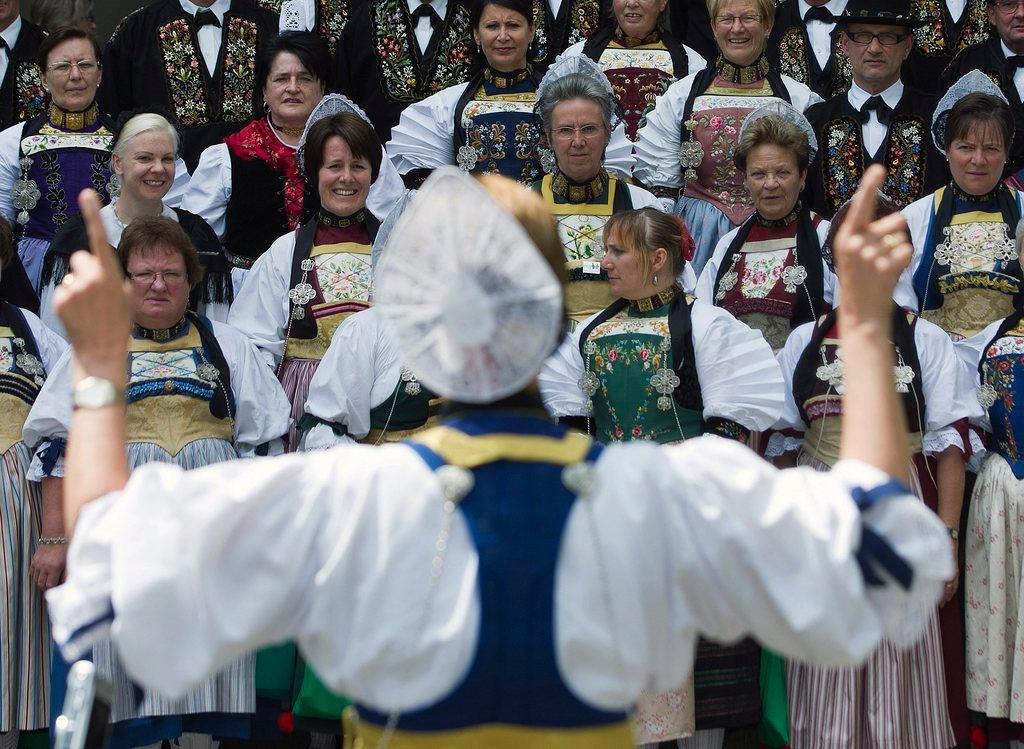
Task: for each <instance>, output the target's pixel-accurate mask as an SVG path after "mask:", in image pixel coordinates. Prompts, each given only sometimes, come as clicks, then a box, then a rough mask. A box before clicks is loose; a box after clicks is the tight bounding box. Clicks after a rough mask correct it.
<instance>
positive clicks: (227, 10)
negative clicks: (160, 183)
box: [99, 0, 280, 171]
mask: <svg viewBox="0 0 1024 749" xmlns="http://www.w3.org/2000/svg"><path fill="white" fill-rule="evenodd" d="M279 6H280V0H155V1H154V2H151V3H150V4H149V5H147V6H145V7H143V8H140V9H139V10H137V11H135V12H134V13H131V14H129V15H128V16H127V17H126V18H124V19H123V20H122V21H121V23H120V24H119V25H118V27H117V28H116V29H115V30H114V34H113V36H111V38H110V41H109V42H107V45H106V48H105V49H104V51H103V82H102V83H101V85H100V91H99V102H100V108H101V109H102V110H103V111H104V112H109V113H110V114H111V115H112V116H116V114H117V113H118V112H129V111H132V110H134V109H137V108H140V107H148V108H156V109H159V110H162V111H164V112H166V113H168V114H169V115H170V116H171V117H173V118H174V120H176V122H175V124H176V125H177V126H178V130H179V132H180V134H181V156H182V158H183V159H184V160H185V163H186V164H187V165H188V168H189V171H192V170H194V169H195V167H196V164H197V163H198V161H199V154H200V153H202V151H203V149H204V148H206V147H207V146H210V145H213V144H214V143H219V142H221V140H223V138H224V136H226V135H230V134H231V133H233V132H235V131H236V130H238V129H240V128H241V127H242V126H243V125H245V124H246V123H248V122H249V121H251V120H252V118H253V117H255V116H256V115H257V114H258V113H259V111H260V109H261V108H262V106H263V101H262V92H261V91H260V90H259V86H257V85H256V69H255V63H256V53H257V51H258V50H259V48H260V45H262V44H263V42H264V40H266V39H269V38H272V37H274V36H277V29H278V16H277V13H276V8H278V7H279Z"/></svg>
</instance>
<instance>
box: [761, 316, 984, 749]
mask: <svg viewBox="0 0 1024 749" xmlns="http://www.w3.org/2000/svg"><path fill="white" fill-rule="evenodd" d="M893 314H894V321H893V322H894V333H893V340H894V345H895V349H896V356H895V360H896V366H895V379H896V389H897V391H898V392H899V393H901V394H902V397H901V401H902V407H903V409H904V411H905V413H906V417H907V424H908V428H909V433H908V442H909V445H910V451H911V453H912V462H913V477H914V483H915V491H916V492H917V493H918V494H919V496H920V497H921V498H922V500H923V501H924V503H925V504H927V505H928V507H929V508H931V509H932V510H935V509H936V507H937V504H938V492H937V487H936V484H935V461H934V459H933V458H932V457H931V456H934V455H937V454H938V453H940V452H942V451H944V450H945V449H947V448H949V447H951V446H956V447H959V448H960V449H961V450H962V451H963V455H964V459H965V460H966V459H967V458H968V457H969V456H970V455H971V451H972V449H973V448H972V446H971V445H970V443H969V442H968V441H967V438H966V436H965V435H966V434H967V429H966V425H967V420H968V419H971V418H975V417H976V415H977V414H978V412H979V408H978V406H977V403H976V402H975V400H974V395H973V388H971V386H970V378H969V373H968V372H967V370H966V368H965V367H964V366H963V364H962V363H961V361H960V360H959V358H958V357H957V355H956V352H955V351H954V350H953V345H952V343H951V342H950V340H949V338H948V337H947V336H946V335H945V334H944V333H943V331H942V330H941V329H940V328H938V327H937V326H935V325H933V324H931V323H929V322H928V321H927V320H924V319H920V318H918V317H916V316H915V315H913V314H911V313H907V312H906V311H904V310H902V309H900V308H898V307H895V306H894V311H893ZM779 364H780V366H781V367H782V372H783V376H784V377H785V379H786V407H785V410H784V411H783V416H782V419H781V420H780V422H779V424H777V425H776V426H777V428H778V429H779V430H785V431H778V432H776V434H775V435H774V436H773V439H772V442H771V443H770V445H769V454H771V455H778V454H782V452H784V451H790V450H797V449H798V450H800V454H799V456H798V459H797V460H798V463H799V464H801V465H807V466H811V467H812V468H814V469H816V470H819V471H829V470H830V469H831V468H832V467H833V466H835V465H836V461H837V459H838V455H839V438H840V428H841V423H842V397H841V396H842V393H843V367H842V364H843V363H842V352H841V350H840V347H839V341H838V332H837V330H836V313H835V312H832V313H830V314H828V315H825V316H824V317H822V318H821V319H820V320H818V321H815V322H809V323H807V324H805V325H802V326H800V327H799V328H797V329H796V330H794V331H793V334H792V335H791V336H790V338H789V340H788V341H787V342H786V346H785V348H784V349H783V350H782V352H781V353H780V354H779ZM946 553H948V551H947V552H946ZM939 618H941V619H942V620H943V621H942V636H941V638H940V632H939V626H938V622H937V620H936V617H935V616H934V615H933V616H932V617H931V621H930V622H929V625H928V628H927V631H926V633H925V636H924V638H923V639H922V640H921V641H920V642H918V643H917V644H916V645H914V646H913V647H912V648H909V649H903V648H901V647H899V646H897V645H894V644H893V643H891V642H887V641H883V642H882V643H881V645H880V647H879V648H878V649H877V650H876V651H875V652H874V653H873V654H872V655H871V656H870V657H869V658H868V660H867V663H866V664H865V665H864V666H863V667H861V668H840V669H835V668H820V667H817V666H813V665H809V664H806V663H800V662H797V661H791V662H790V663H789V668H788V694H789V718H790V741H791V744H792V746H793V747H794V748H799V749H805V748H807V749H814V748H815V747H828V748H829V749H833V748H834V747H841V748H843V747H850V748H855V747H878V746H890V745H891V746H908V747H909V746H915V747H925V748H928V749H944V748H945V747H949V746H954V745H956V743H957V741H956V739H954V735H953V730H952V727H951V725H950V715H949V710H948V708H947V685H948V686H949V687H950V689H951V690H953V691H959V690H958V688H957V686H956V685H957V683H963V678H964V675H963V637H962V634H961V631H960V612H959V610H958V607H957V606H956V604H955V603H949V604H946V605H945V606H944V607H943V608H942V609H941V610H940V614H939ZM940 643H941V645H940ZM944 649H945V650H948V651H950V652H947V653H945V656H946V657H945V672H944V670H943V660H944V659H943V650H944ZM964 738H966V737H964Z"/></svg>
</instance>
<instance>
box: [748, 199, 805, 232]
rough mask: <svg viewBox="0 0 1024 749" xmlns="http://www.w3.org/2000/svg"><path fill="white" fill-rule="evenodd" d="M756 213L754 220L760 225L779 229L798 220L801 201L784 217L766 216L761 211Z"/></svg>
mask: <svg viewBox="0 0 1024 749" xmlns="http://www.w3.org/2000/svg"><path fill="white" fill-rule="evenodd" d="M754 215H755V216H756V218H755V219H754V220H755V221H757V224H758V226H764V227H766V228H768V229H778V228H780V227H783V226H789V225H790V224H792V223H793V222H794V221H796V219H797V216H799V215H800V203H799V201H798V202H797V204H796V205H795V206H793V210H792V211H790V212H789V213H787V214H786V215H785V216H783V217H782V218H765V217H764V216H762V215H761V214H760V213H755V214H754Z"/></svg>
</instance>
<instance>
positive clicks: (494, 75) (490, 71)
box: [484, 65, 530, 88]
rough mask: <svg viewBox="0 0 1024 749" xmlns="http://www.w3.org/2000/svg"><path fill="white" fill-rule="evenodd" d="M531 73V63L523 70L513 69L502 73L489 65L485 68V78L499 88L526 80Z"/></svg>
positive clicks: (508, 86)
mask: <svg viewBox="0 0 1024 749" xmlns="http://www.w3.org/2000/svg"><path fill="white" fill-rule="evenodd" d="M529 74H530V66H529V65H527V66H526V67H525V68H523V69H521V70H512V71H509V72H507V73H502V72H500V71H498V70H495V69H494V68H492V67H491V66H490V65H488V66H487V68H486V69H485V70H484V80H485V81H487V82H488V83H490V84H493V85H494V86H497V87H498V88H510V87H512V86H515V85H516V84H519V83H522V82H523V81H525V80H526V76H528V75H529Z"/></svg>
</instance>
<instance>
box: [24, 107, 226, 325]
mask: <svg viewBox="0 0 1024 749" xmlns="http://www.w3.org/2000/svg"><path fill="white" fill-rule="evenodd" d="M111 162H112V165H113V171H114V174H115V175H116V177H117V179H118V183H119V185H120V190H119V192H118V194H117V196H116V197H115V198H114V199H113V200H112V202H110V203H109V204H108V205H106V206H104V207H103V209H102V210H101V211H100V216H101V217H102V218H103V228H104V229H106V232H107V239H108V240H109V241H110V242H111V243H112V245H111V246H112V247H116V246H117V244H118V242H120V241H121V235H122V234H123V233H124V230H125V229H126V228H127V227H128V225H129V224H131V223H132V221H134V220H136V219H139V218H154V217H156V216H163V217H165V218H169V219H171V220H172V221H176V222H178V223H179V224H181V227H182V229H184V230H185V233H186V234H187V235H188V237H189V239H190V240H191V241H192V244H193V246H194V247H195V248H196V251H197V252H198V253H199V259H200V262H201V263H202V265H203V280H202V282H201V283H199V284H197V285H196V286H195V288H194V289H193V293H192V295H191V297H190V300H189V306H190V308H191V309H193V310H196V311H202V312H203V313H204V314H206V315H207V316H210V317H215V318H216V319H218V320H224V319H226V318H227V310H228V305H229V304H230V303H231V299H232V298H233V297H232V291H231V267H230V265H229V264H228V261H227V258H226V257H225V255H224V250H223V249H222V247H221V244H220V240H219V239H218V238H217V235H216V234H215V233H214V231H213V228H212V227H211V226H210V225H209V224H208V223H206V222H205V221H204V220H203V219H202V218H201V217H199V216H197V215H195V214H194V213H190V212H189V211H186V210H184V209H182V208H171V207H170V206H169V205H167V204H166V203H165V202H164V198H166V196H167V193H168V191H169V190H170V189H171V185H172V184H173V183H174V178H175V175H176V173H177V164H178V163H179V162H178V131H177V130H176V129H175V127H174V126H173V125H172V124H171V123H170V122H168V121H167V119H166V118H164V117H163V116H161V115H159V114H153V113H142V114H137V115H135V116H134V117H131V118H130V119H128V120H127V121H126V122H124V123H123V124H122V125H121V127H120V129H118V131H117V134H116V135H115V137H114V148H113V151H112V152H111ZM88 245H89V238H88V237H87V236H86V233H85V223H84V222H83V221H82V217H81V214H77V215H75V216H74V218H72V219H70V220H69V221H68V222H67V223H66V224H64V226H62V227H61V228H60V229H58V230H57V234H56V236H55V237H54V238H53V243H52V244H51V245H50V247H49V249H48V250H47V252H46V257H45V259H44V261H43V278H42V284H43V289H42V293H41V294H40V317H41V318H42V319H43V322H45V323H46V324H47V325H48V326H49V327H50V328H51V329H53V330H55V331H57V332H58V333H62V334H63V331H64V326H63V325H62V324H61V322H60V320H59V319H58V318H57V316H56V315H55V314H54V312H53V292H54V289H56V288H57V287H58V286H59V285H60V283H61V281H63V280H64V276H65V275H66V274H67V273H68V270H69V267H70V262H69V259H70V257H71V255H72V254H73V253H74V252H76V251H77V250H81V249H82V248H84V247H87V246H88Z"/></svg>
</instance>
